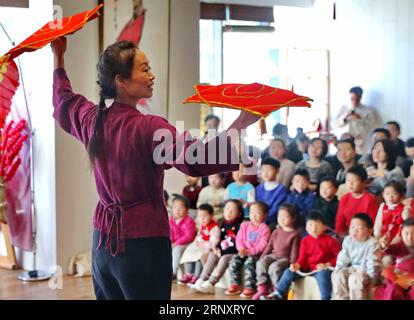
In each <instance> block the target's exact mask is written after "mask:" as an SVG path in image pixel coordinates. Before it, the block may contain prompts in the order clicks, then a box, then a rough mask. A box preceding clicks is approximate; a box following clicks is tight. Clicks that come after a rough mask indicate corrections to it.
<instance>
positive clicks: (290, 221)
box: [252, 203, 300, 300]
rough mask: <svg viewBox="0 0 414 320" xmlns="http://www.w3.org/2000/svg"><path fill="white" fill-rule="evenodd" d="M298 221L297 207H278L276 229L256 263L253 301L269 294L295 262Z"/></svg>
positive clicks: (297, 243) (297, 249)
mask: <svg viewBox="0 0 414 320" xmlns="http://www.w3.org/2000/svg"><path fill="white" fill-rule="evenodd" d="M299 221H300V215H299V210H298V208H297V206H295V205H293V204H288V203H285V204H282V205H281V206H280V207H279V212H278V214H277V223H278V227H277V228H276V229H275V230H274V231H273V233H272V235H271V236H270V240H269V243H268V245H267V247H266V249H265V250H264V251H263V253H262V255H261V257H260V260H259V261H258V262H257V266H256V277H257V293H256V294H255V295H254V296H253V298H252V299H253V300H259V299H260V298H261V297H262V296H266V295H267V294H269V293H270V290H273V289H271V288H276V286H277V283H278V281H279V278H280V276H281V275H282V273H283V271H284V270H285V269H286V268H288V267H289V265H290V264H293V263H295V262H296V259H297V258H298V254H299V245H300V233H299V230H298V226H299ZM269 283H270V284H271V286H270V285H269Z"/></svg>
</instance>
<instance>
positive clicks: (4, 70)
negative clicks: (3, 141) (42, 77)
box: [0, 56, 19, 128]
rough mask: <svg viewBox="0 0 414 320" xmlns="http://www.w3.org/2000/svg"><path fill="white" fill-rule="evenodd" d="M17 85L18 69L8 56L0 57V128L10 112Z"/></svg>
mask: <svg viewBox="0 0 414 320" xmlns="http://www.w3.org/2000/svg"><path fill="white" fill-rule="evenodd" d="M18 87H19V70H18V69H17V66H16V63H14V61H13V60H10V59H9V57H8V56H2V57H0V128H3V126H4V124H5V122H6V118H7V116H8V114H9V112H10V107H11V103H12V102H11V101H12V98H13V96H14V94H15V93H16V90H17V88H18Z"/></svg>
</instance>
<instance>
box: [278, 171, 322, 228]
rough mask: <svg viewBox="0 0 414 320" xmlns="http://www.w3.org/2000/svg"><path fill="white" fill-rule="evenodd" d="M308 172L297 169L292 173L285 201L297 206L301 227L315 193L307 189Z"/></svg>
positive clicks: (308, 182) (303, 225) (304, 222)
mask: <svg viewBox="0 0 414 320" xmlns="http://www.w3.org/2000/svg"><path fill="white" fill-rule="evenodd" d="M309 186H310V181H309V173H308V171H307V170H305V169H297V170H296V171H295V173H294V175H293V181H292V188H291V189H292V191H291V192H290V193H289V194H288V195H287V197H286V200H285V203H290V204H295V205H296V206H297V207H298V208H299V212H300V216H301V219H300V220H301V221H300V224H301V226H302V227H305V224H306V218H307V215H308V212H309V211H310V210H311V209H312V206H313V203H314V201H315V195H314V193H313V192H312V191H310V190H309Z"/></svg>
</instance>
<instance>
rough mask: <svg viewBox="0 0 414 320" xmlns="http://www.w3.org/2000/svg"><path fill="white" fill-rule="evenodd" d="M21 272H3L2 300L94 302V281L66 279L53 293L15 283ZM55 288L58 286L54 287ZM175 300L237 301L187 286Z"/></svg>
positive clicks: (39, 285)
mask: <svg viewBox="0 0 414 320" xmlns="http://www.w3.org/2000/svg"><path fill="white" fill-rule="evenodd" d="M20 272H21V271H8V270H2V269H0V300H94V299H95V295H94V293H93V288H92V278H91V277H85V278H74V277H71V276H65V277H64V278H63V288H62V289H51V288H50V285H49V282H48V281H43V282H33V283H30V282H22V281H19V280H17V279H16V276H17V275H18V274H19V273H20ZM53 285H54V286H55V287H56V285H57V283H56V282H53V283H52V288H53ZM172 299H173V300H217V299H219V300H237V299H241V298H240V297H238V296H236V297H234V296H233V297H228V296H226V295H225V294H224V290H223V289H219V288H216V293H215V294H214V295H212V294H210V295H206V294H201V293H195V292H194V291H192V290H191V289H189V288H188V287H186V286H182V285H179V284H176V283H173V290H172Z"/></svg>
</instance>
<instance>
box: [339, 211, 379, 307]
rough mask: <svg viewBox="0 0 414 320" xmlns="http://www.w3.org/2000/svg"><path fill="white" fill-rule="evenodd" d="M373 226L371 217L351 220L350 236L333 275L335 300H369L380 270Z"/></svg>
mask: <svg viewBox="0 0 414 320" xmlns="http://www.w3.org/2000/svg"><path fill="white" fill-rule="evenodd" d="M372 228H373V222H372V219H371V217H370V216H369V215H367V214H365V213H357V214H356V215H354V216H353V218H352V220H351V226H350V227H349V235H348V236H346V237H345V239H344V241H343V243H342V250H341V251H340V252H339V254H338V257H337V259H336V267H335V271H334V272H333V273H332V287H333V295H334V299H335V300H367V299H368V298H369V295H370V289H371V286H372V285H373V284H374V283H375V282H376V281H377V279H378V276H379V273H380V269H381V260H380V255H381V252H380V247H379V243H378V240H377V239H375V238H374V237H373V235H372Z"/></svg>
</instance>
